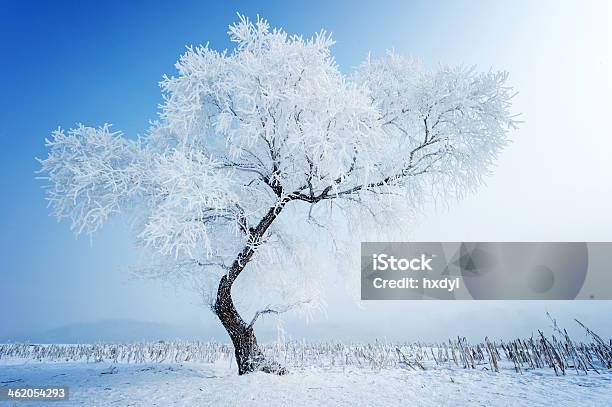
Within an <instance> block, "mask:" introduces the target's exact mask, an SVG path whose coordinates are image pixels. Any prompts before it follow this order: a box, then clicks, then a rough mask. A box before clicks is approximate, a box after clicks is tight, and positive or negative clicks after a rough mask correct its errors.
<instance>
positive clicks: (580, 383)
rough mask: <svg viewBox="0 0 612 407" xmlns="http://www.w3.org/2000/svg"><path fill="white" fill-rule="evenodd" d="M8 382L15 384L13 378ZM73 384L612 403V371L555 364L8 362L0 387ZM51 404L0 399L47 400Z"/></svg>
mask: <svg viewBox="0 0 612 407" xmlns="http://www.w3.org/2000/svg"><path fill="white" fill-rule="evenodd" d="M7 382H11V383H10V384H8V383H7ZM9 385H10V386H34V385H47V386H51V385H55V386H68V387H69V389H70V400H69V401H58V402H53V403H52V404H51V405H53V406H57V407H61V406H252V405H256V406H259V405H261V406H399V405H412V406H566V405H574V406H610V405H612V372H610V371H609V370H608V371H602V372H601V374H596V373H593V372H591V373H589V374H588V375H577V374H576V373H575V372H568V373H567V375H565V376H558V377H557V376H555V374H554V372H553V371H552V369H538V370H526V371H523V372H522V373H520V374H519V373H516V372H514V371H512V370H501V371H500V372H498V373H495V372H492V371H490V370H485V369H484V368H478V369H473V370H472V369H456V368H452V369H451V368H439V369H431V370H425V371H422V370H406V369H401V368H395V369H380V370H375V369H370V368H357V367H345V368H330V369H320V368H301V369H293V370H292V371H291V373H290V374H288V375H286V376H275V375H270V374H266V373H255V374H250V375H245V376H238V375H237V374H236V368H235V364H232V362H231V360H219V361H217V362H215V363H195V362H194V363H147V364H126V363H119V364H110V363H106V362H99V363H85V362H38V361H32V360H27V361H24V360H3V361H2V362H1V364H0V386H9ZM47 404H48V403H46V402H26V401H19V402H6V401H5V402H0V405H7V406H8V405H11V406H13V405H14V406H18V407H19V406H42V405H47Z"/></svg>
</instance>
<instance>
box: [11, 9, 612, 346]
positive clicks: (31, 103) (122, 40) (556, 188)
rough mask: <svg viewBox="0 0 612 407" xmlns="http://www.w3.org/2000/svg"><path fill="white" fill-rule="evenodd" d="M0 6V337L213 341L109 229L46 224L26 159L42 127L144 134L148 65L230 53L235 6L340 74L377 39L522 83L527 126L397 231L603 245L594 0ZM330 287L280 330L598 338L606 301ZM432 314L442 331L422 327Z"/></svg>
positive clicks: (606, 141)
mask: <svg viewBox="0 0 612 407" xmlns="http://www.w3.org/2000/svg"><path fill="white" fill-rule="evenodd" d="M2 10H3V11H2V13H0V53H1V55H2V56H3V57H2V59H1V60H0V81H1V84H2V87H1V89H2V97H1V98H0V115H1V117H0V118H1V120H0V137H1V138H2V148H1V149H0V154H1V157H0V158H1V159H0V167H1V170H2V174H3V176H2V177H1V178H0V182H1V183H2V191H3V192H4V194H3V199H2V200H0V250H1V259H2V261H1V263H0V264H1V265H0V318H1V319H2V323H1V324H0V339H2V338H17V337H30V338H32V339H35V340H36V339H39V340H40V339H44V334H39V333H40V332H45V331H46V330H50V329H54V328H57V327H61V326H64V325H68V324H74V323H82V322H85V323H98V322H100V321H104V320H112V319H129V320H139V321H140V320H144V321H153V322H156V323H160V324H169V325H172V326H180V327H187V328H185V329H183V328H181V329H182V330H181V331H180V332H182V333H185V332H186V333H185V335H188V334H189V335H195V336H197V335H204V336H206V337H220V338H223V332H222V331H221V330H220V328H219V326H218V324H217V323H216V321H215V320H214V317H213V316H212V315H211V314H210V313H209V312H208V311H207V310H206V309H205V308H203V307H202V306H201V304H200V301H199V299H198V298H197V297H196V296H194V295H192V294H190V293H188V292H184V291H181V290H177V289H175V288H173V287H167V286H162V285H160V284H159V283H154V282H146V281H139V280H133V279H131V278H130V277H129V274H128V273H126V272H125V270H124V269H125V268H126V267H127V266H129V265H130V264H133V263H134V262H135V260H136V259H137V254H136V252H135V250H134V248H133V246H132V245H131V243H130V239H129V233H128V232H127V228H126V227H125V226H124V225H122V224H121V223H120V222H112V223H111V224H109V225H108V226H107V227H105V228H104V230H103V231H102V232H101V233H99V234H98V235H96V236H94V238H93V241H92V242H90V241H89V239H88V238H86V237H81V238H78V239H76V238H75V237H74V236H73V235H72V234H71V232H70V231H69V227H68V226H69V225H68V224H66V223H59V224H58V223H57V222H56V221H55V220H54V219H53V218H50V217H49V216H48V213H49V211H48V210H47V208H46V203H45V201H44V192H43V190H42V188H41V187H42V185H43V182H41V181H38V180H36V179H35V171H36V169H37V167H38V165H37V162H36V161H35V160H34V157H43V156H45V148H44V138H45V137H46V136H47V135H48V134H49V133H50V131H51V130H53V129H55V128H56V127H57V126H62V127H70V126H73V125H74V124H75V123H77V122H83V123H85V124H88V125H99V124H102V123H104V122H110V123H113V124H114V126H115V128H117V129H121V130H123V131H124V132H125V133H126V134H128V135H132V136H134V135H136V134H138V133H143V132H144V131H146V128H147V125H148V121H149V120H150V119H154V118H155V114H156V111H157V105H158V103H159V102H160V100H161V97H160V92H159V89H158V86H157V82H158V81H159V80H160V79H161V77H162V75H163V74H165V73H166V74H173V73H174V69H173V64H174V62H175V61H176V59H177V58H178V56H179V55H180V54H181V53H182V51H183V50H184V47H185V45H189V44H194V45H196V44H200V43H206V42H210V44H211V46H212V47H214V48H218V49H224V48H227V47H231V44H230V43H229V41H228V39H227V35H226V31H227V26H228V24H230V23H231V22H233V21H234V20H235V18H236V17H235V13H236V12H237V11H240V12H241V13H243V14H246V15H249V16H251V17H255V16H256V15H257V14H260V15H262V16H264V17H265V18H267V19H268V20H270V22H271V24H272V25H273V26H282V27H283V28H284V29H285V30H286V31H288V32H290V33H300V34H305V35H310V34H312V33H314V32H316V31H318V30H320V29H321V28H325V29H327V30H329V31H332V32H333V34H334V37H335V39H336V40H337V44H336V45H335V46H334V52H335V55H336V58H337V61H338V63H339V64H340V66H341V67H342V69H343V70H344V71H347V72H348V71H349V70H350V69H351V67H353V66H355V65H357V64H358V63H359V62H360V61H361V60H363V59H364V57H365V56H366V55H367V53H368V51H371V52H372V53H373V54H381V53H383V52H384V51H385V50H386V49H389V48H395V49H396V50H397V51H398V52H400V53H403V54H407V55H413V56H415V57H419V58H422V59H423V60H424V61H425V62H426V63H427V64H428V65H431V66H434V65H435V64H436V63H439V62H444V63H451V64H459V63H464V64H467V65H476V66H477V67H478V68H479V69H483V70H488V69H490V68H492V69H500V70H508V71H509V72H510V82H511V83H512V84H513V85H515V87H516V88H517V89H518V90H519V91H520V93H519V95H518V96H517V99H516V111H517V112H521V113H522V118H523V120H525V124H524V125H523V126H521V129H520V130H519V131H517V132H515V133H513V134H512V137H513V138H514V142H513V144H512V145H511V146H510V147H509V148H508V149H507V151H506V152H505V153H504V154H503V155H502V157H501V158H500V162H499V164H498V168H497V170H496V171H495V172H494V174H493V175H492V176H491V177H490V178H489V179H488V181H487V186H486V187H483V188H482V189H481V190H479V191H478V192H477V193H476V194H475V195H473V196H470V197H468V198H467V199H466V200H464V201H462V202H460V203H452V204H451V205H449V207H448V208H446V207H444V208H437V209H435V210H434V209H428V210H427V211H425V213H424V214H423V215H422V217H421V219H420V220H419V222H418V224H415V227H414V233H413V235H412V236H410V238H413V239H416V240H419V239H420V240H432V241H445V240H446V241H461V240H463V241H470V240H473V241H486V240H498V241H512V240H522V241H529V240H535V241H537V240H542V241H548V240H551V241H563V240H570V241H572V240H574V241H582V240H584V241H610V240H612V215H611V214H610V211H609V208H610V207H612V189H611V184H610V181H609V174H610V172H611V171H610V170H611V169H612V165H611V164H610V162H609V158H608V157H609V154H610V150H611V149H612V141H611V140H612V139H611V138H610V134H612V132H611V130H612V129H611V125H610V123H609V122H606V121H605V120H602V118H604V117H608V116H609V109H610V102H609V100H608V99H607V98H608V95H610V94H612V80H611V79H610V72H612V62H611V58H610V56H611V50H610V47H609V44H608V42H607V41H608V39H609V38H611V37H612V33H611V32H610V30H609V28H607V21H609V20H610V18H612V13H611V8H610V6H609V4H606V2H586V3H585V4H579V2H569V1H568V2H547V1H542V2H532V1H518V2H512V4H510V3H509V2H485V1H465V2H451V1H439V2H414V1H413V2H403V1H402V2H399V1H398V2H389V1H377V2H375V3H373V2H354V1H351V2H348V1H333V2H331V1H325V2H316V1H314V2H313V1H308V2H291V3H289V2H280V1H279V2H244V3H241V2H204V1H193V2H146V3H144V2H119V1H116V2H115V1H106V2H96V3H92V4H84V2H76V1H75V2H62V1H58V2H28V1H15V2H6V1H2ZM606 174H608V175H606ZM341 292H342V289H341V288H338V290H334V291H333V293H332V294H333V295H332V298H331V299H330V307H329V310H328V315H327V317H322V318H320V320H319V321H318V322H317V321H314V322H310V323H309V325H306V324H305V322H303V321H302V320H299V319H297V318H296V319H292V317H291V316H289V317H288V318H289V322H288V324H289V325H288V326H289V327H290V328H291V329H292V330H293V334H294V335H295V336H300V335H305V336H308V335H310V336H315V337H326V336H327V337H333V336H338V334H339V333H342V334H344V335H346V336H351V335H354V336H362V337H365V338H368V337H373V336H375V335H387V336H393V335H404V334H405V335H412V337H414V338H418V337H426V336H427V335H431V336H433V335H450V336H454V335H456V334H457V333H458V332H457V330H458V329H463V331H464V332H463V333H464V334H468V332H465V330H468V331H469V332H472V333H473V334H474V335H480V334H481V332H480V331H479V329H481V328H479V326H481V325H482V324H488V326H489V327H491V329H493V330H494V332H493V333H490V335H492V336H495V334H497V335H498V336H501V335H509V334H513V333H514V332H516V331H517V330H518V331H521V330H522V331H524V332H526V333H527V332H529V330H533V329H534V327H535V326H534V324H541V323H542V321H544V315H543V313H544V311H545V310H550V311H552V312H553V313H556V314H559V315H560V317H567V318H568V320H569V317H574V316H577V317H580V318H583V319H585V320H586V321H588V322H591V323H592V324H594V325H596V326H601V327H602V329H608V331H607V334H608V335H610V334H611V333H612V331H611V329H612V328H610V326H612V324H611V323H610V322H612V321H611V319H610V318H611V317H610V316H609V315H612V305H610V303H608V302H590V303H588V304H587V303H546V304H542V303H538V304H531V303H518V302H516V303H501V302H495V303H487V305H486V306H483V305H482V304H453V305H452V310H449V309H448V308H449V307H448V304H446V305H444V304H433V303H419V304H416V303H395V302H394V303H391V304H375V305H373V306H370V307H369V308H367V309H365V310H364V309H362V308H360V307H359V306H357V305H355V304H354V302H352V301H351V300H350V296H349V295H347V294H343V293H341ZM348 315H350V317H348ZM381 315H382V317H381ZM408 315H409V316H410V318H411V328H410V329H407V328H406V329H397V330H395V331H391V330H389V329H388V327H389V321H392V320H393V318H397V317H402V316H404V317H405V316H408ZM432 315H435V316H437V317H438V318H439V320H440V321H442V322H443V323H442V324H439V325H436V326H432V325H431V324H429V323H428V321H430V320H431V316H432ZM467 315H469V316H470V320H472V322H470V323H468V322H467V318H466V316H467ZM500 315H502V316H503V317H501V319H502V321H505V322H503V323H502V322H499V321H498V320H499V316H500ZM474 319H475V320H476V321H475V322H474V321H473V320H474ZM442 325H443V326H442ZM606 326H607V327H608V328H606ZM385 327H387V328H386V329H387V330H386V331H385ZM264 329H266V328H265V327H264ZM288 330H289V328H288ZM176 332H179V331H178V330H177V331H176Z"/></svg>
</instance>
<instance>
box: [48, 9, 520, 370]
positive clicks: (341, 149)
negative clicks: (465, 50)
mask: <svg viewBox="0 0 612 407" xmlns="http://www.w3.org/2000/svg"><path fill="white" fill-rule="evenodd" d="M228 34H229V36H230V38H231V40H232V41H233V42H234V43H235V47H234V49H233V50H232V51H231V52H227V51H226V52H218V51H215V50H213V49H211V48H209V47H208V45H206V46H200V47H195V48H193V47H189V48H188V49H187V51H186V53H185V54H184V55H182V56H181V57H180V59H179V61H178V62H177V64H176V68H177V69H178V74H177V75H176V76H173V77H164V78H163V80H162V82H161V88H162V91H163V96H164V102H163V105H162V106H161V108H160V113H159V119H158V120H157V121H156V122H153V123H152V126H151V128H150V129H149V131H148V132H147V134H146V135H145V136H143V137H139V138H138V139H136V140H135V139H129V138H125V137H124V136H123V135H122V133H120V132H113V131H111V127H110V126H108V125H105V126H102V127H99V128H92V127H86V126H83V125H79V126H78V127H76V128H74V129H71V130H69V131H64V130H62V129H58V130H56V131H55V132H53V133H52V136H51V137H50V139H48V140H47V147H48V149H49V155H48V157H47V158H46V159H43V160H40V162H41V165H42V168H41V173H43V174H44V178H45V179H47V180H48V181H49V186H48V190H47V194H48V200H49V202H50V206H51V207H52V208H53V212H54V214H55V215H56V216H57V217H58V218H60V219H61V218H69V219H70V220H71V222H72V228H73V230H74V231H75V232H76V233H93V232H95V231H97V230H98V229H99V228H100V227H101V226H102V225H103V224H104V222H105V221H106V220H107V219H108V218H109V217H111V216H113V215H117V214H126V215H128V216H131V217H132V218H133V224H134V225H135V226H134V227H135V229H136V235H137V241H138V243H139V244H141V245H142V246H143V247H145V248H148V249H149V250H151V251H152V252H154V253H156V254H157V255H159V256H161V257H163V258H164V259H165V262H164V263H163V264H164V265H165V266H164V267H165V268H164V273H165V275H167V276H168V277H170V276H178V275H182V274H189V275H198V276H208V277H210V278H209V280H212V281H213V282H214V285H215V287H216V288H215V293H214V295H213V298H212V299H211V308H212V310H213V311H214V313H215V314H216V315H217V316H218V318H219V320H220V321H221V323H222V324H223V326H224V327H225V329H226V330H227V333H228V334H229V337H230V338H231V340H232V343H233V345H234V348H235V356H236V361H237V364H238V372H239V374H244V373H248V372H252V371H255V370H263V371H268V372H276V373H283V372H284V371H285V370H284V368H282V367H281V366H279V365H278V364H276V363H275V362H272V361H269V360H267V359H266V358H265V356H264V355H263V354H262V352H261V351H260V349H259V347H258V345H257V340H256V338H255V335H254V332H253V327H254V323H255V321H256V320H257V318H258V317H259V316H260V315H262V314H265V313H268V312H276V311H278V310H275V309H263V310H261V311H259V312H258V313H256V314H255V317H253V319H252V320H251V321H248V320H245V319H244V318H243V317H242V316H241V315H240V314H239V312H238V311H237V309H236V307H235V304H234V301H233V299H232V286H233V285H234V283H235V281H236V279H237V278H238V277H239V276H240V275H242V274H243V273H245V274H248V273H249V272H252V273H255V270H256V269H257V268H260V269H261V268H264V269H267V270H268V271H269V272H273V273H278V274H279V275H282V273H284V272H285V270H286V269H287V267H292V268H297V267H299V264H298V263H299V262H294V263H291V264H293V265H292V266H288V265H287V264H289V263H287V262H285V260H284V259H292V258H293V257H292V254H293V251H294V250H293V247H292V245H291V239H290V237H291V236H292V235H294V233H295V230H294V229H295V228H294V225H295V222H298V221H300V220H303V219H308V220H309V221H311V222H314V223H315V224H317V225H318V226H321V227H325V226H327V228H326V230H327V231H329V232H330V233H332V234H333V232H334V230H335V228H334V225H333V223H334V222H336V221H338V219H343V220H345V221H348V222H350V223H352V224H361V223H362V222H363V221H364V220H365V219H366V218H367V217H368V216H370V217H376V215H377V214H378V213H380V212H381V211H383V210H384V211H386V212H388V213H396V214H401V213H402V211H405V210H406V207H407V206H406V204H408V206H413V205H416V204H417V203H418V202H422V201H423V200H424V199H425V197H426V196H427V195H429V194H431V193H433V194H442V195H445V196H448V195H452V196H460V195H461V194H462V192H463V191H465V190H466V189H469V188H472V187H474V186H476V185H478V184H479V182H480V181H481V177H482V176H483V174H485V173H486V172H487V170H488V169H489V167H490V165H491V164H492V163H493V161H494V160H495V158H496V156H497V154H498V153H499V151H500V150H501V149H502V148H503V146H504V145H505V143H506V140H507V138H506V135H507V132H508V130H509V129H510V128H512V127H513V126H514V124H515V121H514V120H513V116H512V115H511V114H510V111H509V109H510V102H511V97H512V90H511V88H509V87H508V86H507V85H506V78H507V74H506V73H500V72H488V73H477V72H475V71H474V70H472V69H466V68H464V67H456V68H453V67H446V66H441V67H439V68H437V69H435V70H430V69H426V68H425V67H423V66H422V65H421V64H420V63H418V62H415V61H413V60H410V59H405V58H402V57H400V56H398V55H396V54H395V53H391V52H390V53H388V54H387V55H386V56H385V57H384V58H382V59H378V60H371V59H370V58H368V59H367V60H366V61H365V62H364V63H363V64H362V65H361V66H359V67H358V68H357V69H356V70H355V72H353V73H351V74H349V75H346V74H343V73H342V72H341V71H340V70H339V68H338V66H337V65H336V63H335V62H334V59H333V57H332V54H331V50H330V47H331V46H332V44H333V40H332V38H331V37H330V36H329V35H328V34H327V33H326V32H324V31H321V32H319V33H317V34H316V35H314V36H313V37H312V38H309V39H305V38H303V37H301V36H297V35H288V34H287V33H286V32H284V31H283V30H280V29H271V28H270V27H269V25H268V23H267V22H266V21H265V20H263V19H259V18H258V19H257V21H256V22H252V21H250V20H249V19H247V18H245V17H243V16H239V21H238V22H236V23H235V24H233V25H231V26H230V27H229V33H228ZM332 210H333V211H335V212H334V216H331V215H330V214H331V211H332ZM377 221H378V220H377ZM382 226H385V225H384V224H383V225H382ZM288 242H289V243H288ZM301 300H303V298H301V297H300V298H296V302H299V301H301Z"/></svg>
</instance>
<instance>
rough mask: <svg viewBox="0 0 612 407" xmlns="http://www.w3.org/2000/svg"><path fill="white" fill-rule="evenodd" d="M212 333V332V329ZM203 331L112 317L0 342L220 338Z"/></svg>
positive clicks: (3, 339) (202, 328)
mask: <svg viewBox="0 0 612 407" xmlns="http://www.w3.org/2000/svg"><path fill="white" fill-rule="evenodd" d="M215 333H216V332H215ZM215 333H207V332H205V330H204V327H203V326H202V327H200V329H197V327H196V328H194V329H187V328H184V327H177V326H173V325H169V324H162V323H158V322H149V321H138V320H130V319H112V320H102V321H97V322H82V323H74V324H68V325H64V326H60V327H57V328H53V329H50V330H47V331H43V332H32V333H27V334H22V335H17V336H13V337H4V338H0V342H30V343H97V342H138V341H158V340H171V339H184V340H189V339H201V340H210V339H224V338H216V337H215Z"/></svg>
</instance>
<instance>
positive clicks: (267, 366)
mask: <svg viewBox="0 0 612 407" xmlns="http://www.w3.org/2000/svg"><path fill="white" fill-rule="evenodd" d="M286 202H287V201H286V200H284V201H281V203H280V204H279V205H277V206H275V207H272V208H270V210H269V211H268V213H267V214H266V215H265V216H264V218H263V219H262V220H261V222H260V223H259V224H258V225H257V227H255V228H254V229H251V230H250V240H251V241H257V239H259V238H261V237H262V236H263V235H264V233H265V232H266V230H267V229H268V227H269V226H270V225H271V224H272V222H273V221H274V219H275V218H276V217H277V216H278V214H279V213H280V211H281V209H282V208H283V206H284V205H285V203H286ZM254 253H255V252H254V249H253V246H251V245H248V246H246V247H245V248H244V250H243V251H242V252H241V253H240V254H239V255H238V257H237V259H236V260H235V261H234V263H233V264H232V267H231V268H230V270H229V271H228V273H227V274H226V275H224V276H223V277H221V280H220V281H219V288H218V289H217V298H216V299H215V303H214V306H213V311H214V312H215V314H216V315H217V317H218V318H219V320H220V321H221V323H222V324H223V327H224V328H225V330H226V331H227V333H228V335H229V337H230V339H231V340H232V344H233V345H234V354H235V356H236V363H237V364H238V374H239V375H243V374H245V373H251V372H255V371H263V372H266V373H276V374H279V375H282V374H285V373H287V370H286V369H285V368H284V367H282V366H281V365H279V364H278V363H276V362H273V361H269V360H266V358H265V356H264V354H263V353H262V352H261V350H260V349H259V346H258V345H257V339H256V338H255V334H254V333H253V323H254V322H255V321H253V322H252V323H251V324H247V323H246V322H245V321H244V320H243V319H242V317H241V316H240V314H238V310H236V307H235V306H234V301H233V300H232V285H233V284H234V281H235V280H236V278H237V277H238V275H239V274H240V273H241V272H242V270H244V268H245V266H246V265H247V264H248V262H249V261H250V260H251V258H252V257H253V254H254Z"/></svg>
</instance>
